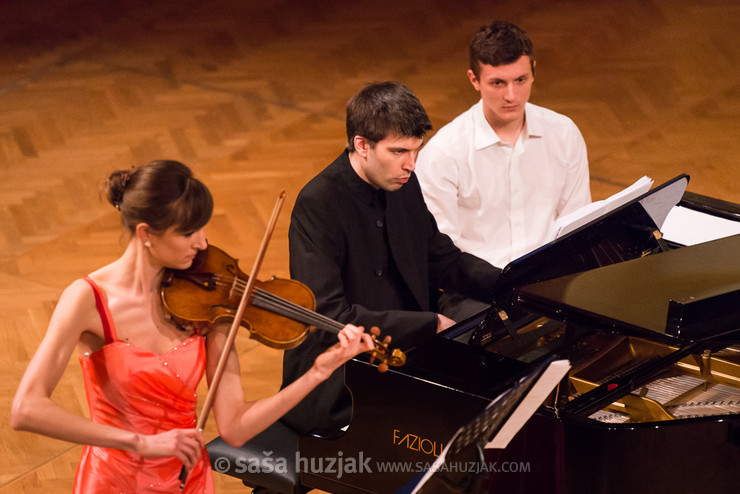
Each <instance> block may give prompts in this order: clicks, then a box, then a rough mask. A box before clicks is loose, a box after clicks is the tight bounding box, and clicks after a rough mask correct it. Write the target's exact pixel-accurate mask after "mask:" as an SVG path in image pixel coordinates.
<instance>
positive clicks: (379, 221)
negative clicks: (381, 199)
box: [375, 220, 383, 228]
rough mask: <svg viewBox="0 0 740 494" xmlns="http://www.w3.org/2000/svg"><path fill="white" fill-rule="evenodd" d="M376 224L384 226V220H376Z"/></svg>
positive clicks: (380, 226)
mask: <svg viewBox="0 0 740 494" xmlns="http://www.w3.org/2000/svg"><path fill="white" fill-rule="evenodd" d="M375 226H377V227H378V228H383V220H378V221H376V222H375Z"/></svg>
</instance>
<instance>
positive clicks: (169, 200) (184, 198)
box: [103, 160, 213, 234]
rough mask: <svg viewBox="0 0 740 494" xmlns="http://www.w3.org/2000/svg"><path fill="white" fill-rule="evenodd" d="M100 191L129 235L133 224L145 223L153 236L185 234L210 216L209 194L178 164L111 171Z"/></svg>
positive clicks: (161, 162) (155, 163)
mask: <svg viewBox="0 0 740 494" xmlns="http://www.w3.org/2000/svg"><path fill="white" fill-rule="evenodd" d="M103 189H104V192H105V194H106V197H107V199H108V202H110V203H111V204H113V205H114V206H115V207H116V208H117V209H118V210H120V211H121V223H122V224H123V226H124V227H125V228H126V229H127V230H128V231H129V232H131V233H133V232H134V231H135V230H136V225H137V224H139V223H146V224H147V225H149V226H150V227H151V228H152V230H154V231H155V232H156V233H164V232H165V231H166V230H167V229H168V228H170V227H175V228H176V230H177V231H178V232H179V233H185V234H189V233H193V232H196V231H198V230H200V229H201V228H203V227H204V226H205V225H206V224H207V223H208V221H209V220H210V219H211V214H213V198H212V196H211V193H210V191H209V190H208V188H207V187H206V186H205V185H204V184H203V183H202V182H201V181H200V180H198V179H196V178H195V177H194V176H193V172H192V171H191V170H190V168H188V167H187V166H185V165H183V164H182V163H180V162H179V161H171V160H158V161H152V162H150V163H147V164H146V165H144V166H141V167H139V168H135V169H128V170H117V171H114V172H113V173H111V174H110V176H109V177H108V179H107V180H106V181H105V183H104V184H103Z"/></svg>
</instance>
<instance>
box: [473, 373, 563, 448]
mask: <svg viewBox="0 0 740 494" xmlns="http://www.w3.org/2000/svg"><path fill="white" fill-rule="evenodd" d="M569 369H570V362H569V361H567V360H556V361H554V362H552V363H551V364H550V365H549V366H548V367H547V369H546V370H545V372H544V373H543V374H542V376H541V377H540V378H539V379H538V380H537V382H536V383H535V385H534V386H533V387H532V389H531V390H530V391H529V393H527V396H525V397H524V399H523V400H522V402H521V403H520V404H519V406H518V407H517V408H516V410H514V413H512V414H511V417H510V418H509V420H507V421H506V422H505V423H504V425H503V426H502V427H501V429H499V431H498V432H497V433H496V435H495V436H494V437H493V439H492V440H491V441H489V442H488V444H486V449H489V448H492V449H504V448H505V447H506V446H508V445H509V441H511V439H512V438H513V437H514V436H515V435H516V433H517V432H519V430H520V429H521V428H522V427H524V424H526V423H527V421H528V420H529V419H530V417H532V415H533V414H534V412H535V411H536V410H537V409H538V408H539V407H540V405H542V402H543V401H545V398H547V396H548V395H549V394H550V393H551V392H552V390H553V389H555V386H557V385H558V383H559V382H560V380H561V379H563V377H565V375H566V374H567V373H568V370H569Z"/></svg>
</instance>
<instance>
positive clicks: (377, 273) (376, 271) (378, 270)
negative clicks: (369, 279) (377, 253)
mask: <svg viewBox="0 0 740 494" xmlns="http://www.w3.org/2000/svg"><path fill="white" fill-rule="evenodd" d="M375 276H378V277H380V276H383V270H382V269H376V270H375Z"/></svg>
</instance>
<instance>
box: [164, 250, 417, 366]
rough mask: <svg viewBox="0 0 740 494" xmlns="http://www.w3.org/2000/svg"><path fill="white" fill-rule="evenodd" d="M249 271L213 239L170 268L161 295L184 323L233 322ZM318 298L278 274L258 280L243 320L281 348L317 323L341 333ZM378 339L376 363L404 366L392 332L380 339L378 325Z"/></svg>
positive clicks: (261, 337) (172, 313) (339, 325)
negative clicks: (181, 265)
mask: <svg viewBox="0 0 740 494" xmlns="http://www.w3.org/2000/svg"><path fill="white" fill-rule="evenodd" d="M248 279H249V277H248V276H247V275H246V274H244V273H243V272H242V271H241V269H240V268H239V265H238V262H237V260H236V259H234V258H232V257H231V256H229V255H228V254H227V253H226V252H224V251H223V250H221V249H219V248H218V247H215V246H213V245H209V246H208V247H207V248H206V249H205V250H202V251H200V252H199V253H198V255H197V256H196V257H195V259H194V260H193V264H192V265H191V267H190V268H188V269H186V270H167V271H166V272H165V274H164V276H163V278H162V283H161V286H160V297H161V300H162V305H163V306H164V308H165V310H166V312H167V313H168V315H169V317H171V318H172V319H173V320H174V321H175V322H176V323H178V324H180V325H182V326H191V327H201V326H210V325H212V324H215V323H219V322H233V320H234V319H235V317H236V316H235V314H236V312H237V305H238V304H239V301H240V299H241V298H242V295H243V292H244V289H245V287H246V286H247V281H248ZM315 308H316V298H315V297H314V294H313V292H311V290H310V289H309V288H308V287H307V286H306V285H304V284H303V283H301V282H299V281H296V280H291V279H284V278H276V277H272V278H271V279H270V280H269V281H255V282H254V289H253V291H252V294H251V298H250V300H249V303H248V305H247V306H246V308H245V310H244V311H243V314H242V317H241V321H240V325H241V326H243V327H244V328H246V329H247V330H248V331H249V334H250V338H252V339H255V340H257V341H259V342H260V343H262V344H264V345H267V346H269V347H271V348H276V349H288V348H293V347H296V346H298V345H299V344H300V343H301V342H302V341H303V340H305V339H306V336H307V335H308V332H309V331H310V330H312V329H313V328H316V329H319V330H322V331H327V332H331V333H335V334H336V333H338V332H339V331H340V330H341V329H342V328H343V327H344V324H342V323H340V322H337V321H334V320H333V319H331V318H328V317H326V316H323V315H321V314H318V313H317V312H315ZM371 336H372V340H373V343H374V345H375V347H374V349H373V350H370V352H369V353H370V355H371V357H370V361H371V363H373V362H375V361H376V360H377V361H379V365H378V370H379V371H380V372H385V371H386V370H388V366H389V365H390V366H401V365H403V364H404V363H405V362H406V355H405V354H404V353H403V352H402V351H401V350H399V349H393V350H391V349H390V348H389V343H390V336H386V337H385V338H383V339H382V340H381V339H380V330H379V329H378V328H372V330H371Z"/></svg>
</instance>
